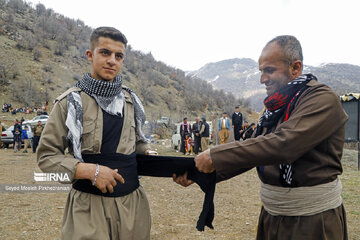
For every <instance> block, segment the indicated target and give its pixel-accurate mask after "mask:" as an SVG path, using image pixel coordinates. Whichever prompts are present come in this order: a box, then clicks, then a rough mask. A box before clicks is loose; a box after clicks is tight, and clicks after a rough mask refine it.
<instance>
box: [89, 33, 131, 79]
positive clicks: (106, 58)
mask: <svg viewBox="0 0 360 240" xmlns="http://www.w3.org/2000/svg"><path fill="white" fill-rule="evenodd" d="M86 55H87V57H88V59H89V60H90V62H91V77H92V78H95V79H97V80H103V81H110V82H112V81H113V80H114V78H115V77H116V75H117V74H118V73H119V71H120V69H121V67H122V65H123V62H124V56H125V45H124V44H123V43H122V42H120V41H114V40H112V39H111V38H105V37H100V38H99V39H98V43H97V44H96V46H95V49H94V50H88V51H86Z"/></svg>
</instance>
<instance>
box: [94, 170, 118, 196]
mask: <svg viewBox="0 0 360 240" xmlns="http://www.w3.org/2000/svg"><path fill="white" fill-rule="evenodd" d="M99 167H100V168H99V174H98V177H97V179H96V184H95V186H96V187H97V188H98V189H100V191H101V192H102V193H106V192H107V191H109V192H110V193H113V192H114V187H115V186H116V185H117V182H116V180H118V181H119V182H120V183H125V180H124V178H123V177H122V176H121V175H120V174H119V173H118V170H117V169H111V168H108V167H106V166H101V165H99ZM94 177H95V175H93V176H92V179H91V181H92V182H93V181H94Z"/></svg>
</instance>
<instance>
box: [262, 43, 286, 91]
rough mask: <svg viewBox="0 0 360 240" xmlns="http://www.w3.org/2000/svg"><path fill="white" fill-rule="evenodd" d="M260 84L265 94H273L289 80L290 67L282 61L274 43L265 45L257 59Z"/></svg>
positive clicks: (281, 56) (282, 58)
mask: <svg viewBox="0 0 360 240" xmlns="http://www.w3.org/2000/svg"><path fill="white" fill-rule="evenodd" d="M259 70H260V71H261V77H260V83H261V84H265V86H266V93H267V94H268V95H272V94H274V93H275V92H276V91H277V90H278V89H279V88H280V87H282V86H284V85H286V84H287V83H288V82H290V81H291V80H293V79H291V76H290V67H289V65H287V64H286V63H285V61H284V55H283V51H282V50H281V48H280V47H279V45H278V44H277V43H276V42H273V43H270V44H269V45H267V46H266V47H265V48H264V49H263V51H262V53H261V56H260V58H259Z"/></svg>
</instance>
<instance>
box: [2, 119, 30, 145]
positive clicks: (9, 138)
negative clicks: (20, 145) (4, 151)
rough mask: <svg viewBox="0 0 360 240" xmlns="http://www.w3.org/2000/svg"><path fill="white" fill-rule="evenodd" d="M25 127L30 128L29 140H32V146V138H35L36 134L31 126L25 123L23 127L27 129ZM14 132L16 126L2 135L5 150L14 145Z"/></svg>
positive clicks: (28, 132)
mask: <svg viewBox="0 0 360 240" xmlns="http://www.w3.org/2000/svg"><path fill="white" fill-rule="evenodd" d="M25 126H27V127H28V131H27V134H28V138H29V140H30V144H31V145H32V138H33V137H34V134H33V132H32V129H31V126H30V125H29V124H25V123H23V124H22V125H21V127H22V129H25ZM13 131H14V126H10V127H9V128H8V129H6V131H3V132H2V133H1V141H2V142H3V144H4V147H5V148H8V147H9V145H10V144H13V143H14V134H13Z"/></svg>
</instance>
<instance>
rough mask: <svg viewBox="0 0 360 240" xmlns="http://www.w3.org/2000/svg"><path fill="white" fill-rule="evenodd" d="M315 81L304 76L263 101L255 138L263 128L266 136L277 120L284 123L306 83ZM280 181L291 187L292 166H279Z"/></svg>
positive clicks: (261, 168) (260, 169)
mask: <svg viewBox="0 0 360 240" xmlns="http://www.w3.org/2000/svg"><path fill="white" fill-rule="evenodd" d="M311 80H317V78H316V77H315V76H314V75H312V74H304V75H301V76H300V77H298V78H296V79H294V80H293V81H291V82H289V83H288V84H286V85H285V86H283V87H281V88H280V89H279V90H278V91H276V92H275V93H274V94H272V95H270V96H268V97H266V98H265V100H264V105H265V107H266V109H265V111H264V113H263V114H262V116H261V117H260V119H259V122H258V124H257V128H256V133H255V137H257V136H259V135H261V134H262V132H263V129H264V127H265V128H267V130H266V133H265V135H266V134H268V133H270V132H271V129H272V128H273V127H275V126H276V125H277V123H278V122H279V120H280V119H281V122H286V121H287V120H288V119H289V117H290V114H291V112H292V111H293V109H294V107H295V104H296V101H297V100H298V98H299V96H300V95H301V94H302V93H303V92H304V91H305V90H306V89H307V83H308V82H309V81H311ZM263 169H264V167H259V168H258V170H259V171H260V174H263V171H264V170H263ZM279 169H280V181H281V183H282V184H283V185H284V186H291V185H292V179H293V173H294V169H293V166H292V164H280V165H279Z"/></svg>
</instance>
